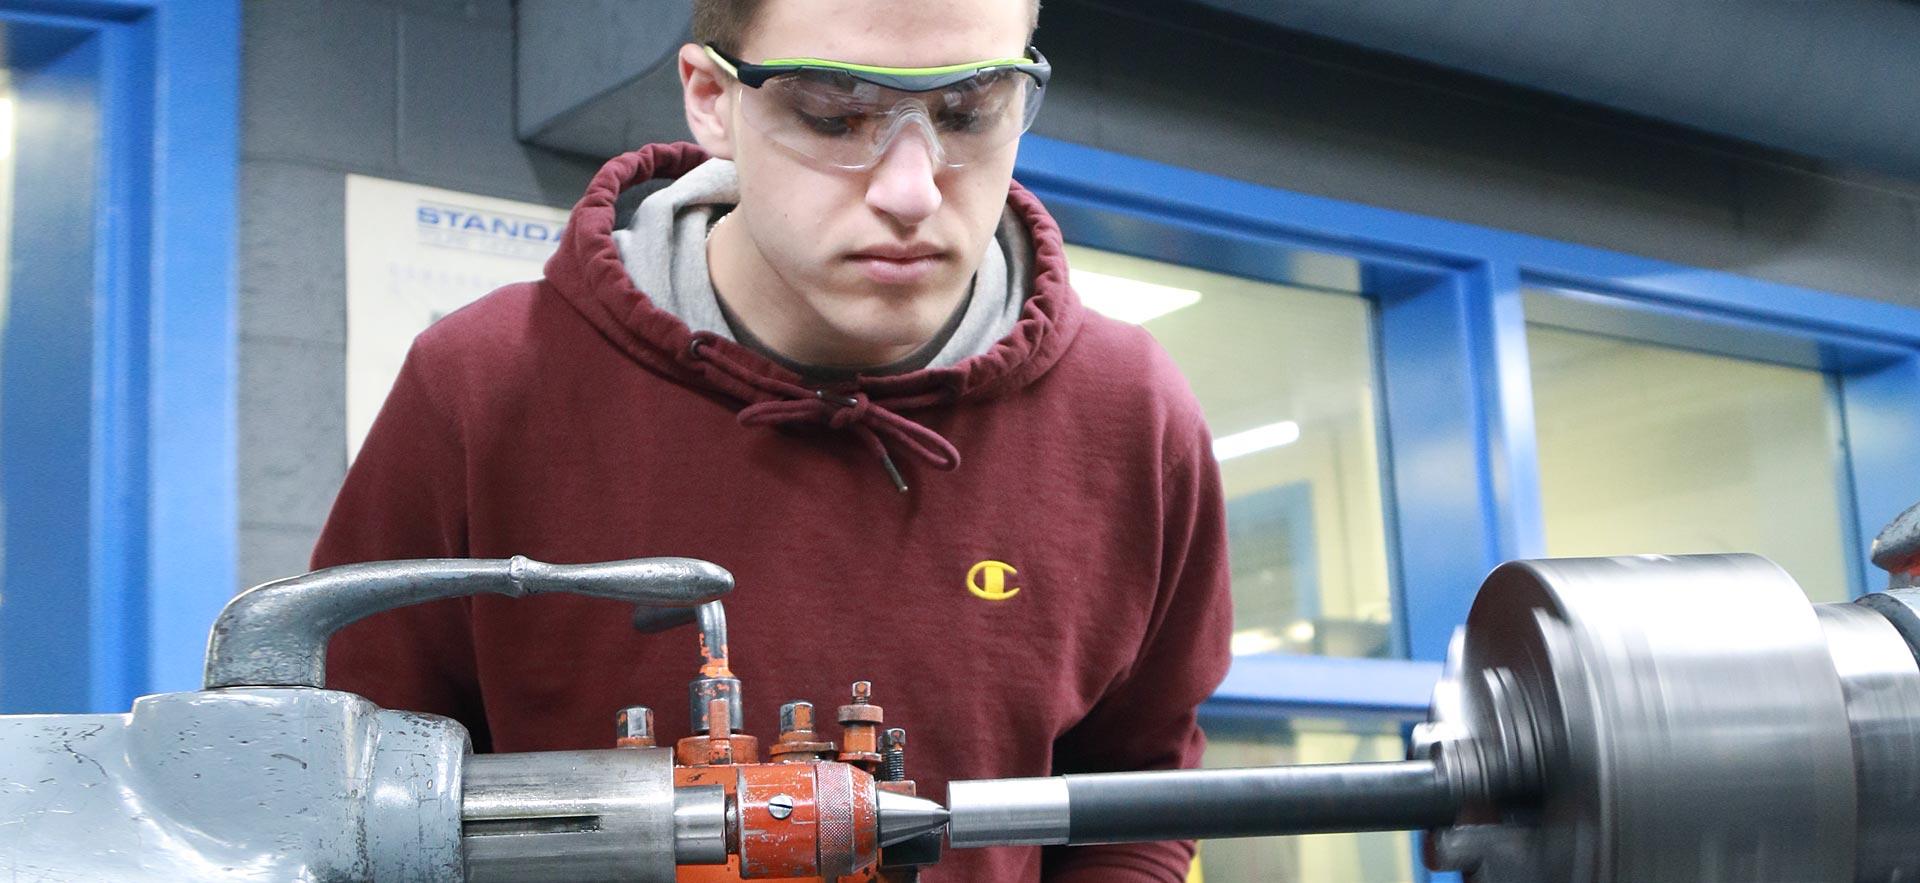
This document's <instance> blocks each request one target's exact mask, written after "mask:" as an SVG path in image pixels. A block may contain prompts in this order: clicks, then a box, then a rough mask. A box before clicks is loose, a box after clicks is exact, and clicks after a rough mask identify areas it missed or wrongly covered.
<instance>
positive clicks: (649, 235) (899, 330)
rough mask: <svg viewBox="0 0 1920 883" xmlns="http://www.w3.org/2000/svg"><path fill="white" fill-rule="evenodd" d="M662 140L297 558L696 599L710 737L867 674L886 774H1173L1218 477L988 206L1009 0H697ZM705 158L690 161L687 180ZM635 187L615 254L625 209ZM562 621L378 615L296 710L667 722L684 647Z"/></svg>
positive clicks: (590, 727)
mask: <svg viewBox="0 0 1920 883" xmlns="http://www.w3.org/2000/svg"><path fill="white" fill-rule="evenodd" d="M696 7H697V22H698V24H697V31H698V32H697V34H696V40H697V43H696V44H693V45H688V46H686V47H684V48H683V49H682V50H681V52H680V57H679V64H680V72H681V78H682V81H683V83H684V92H685V97H686V112H687V120H688V123H689V125H690V126H691V128H692V130H693V133H694V135H695V137H696V138H697V139H698V140H699V142H700V148H703V149H704V150H703V149H697V148H695V147H693V146H691V145H655V146H652V147H648V148H644V149H642V150H639V151H637V152H634V153H630V154H627V155H625V156H622V157H619V158H617V159H615V160H613V161H612V162H610V163H609V164H607V166H606V167H605V168H604V169H602V170H601V172H600V174H599V175H598V176H597V177H596V178H595V179H594V181H593V184H592V185H591V187H590V188H589V190H588V191H587V193H586V196H585V197H584V198H583V199H582V200H581V201H580V203H579V205H578V206H577V207H576V209H575V210H574V213H573V217H572V219H571V221H570V222H569V225H568V228H567V233H566V237H565V240H564V242H563V244H562V245H561V247H560V249H559V251H558V253H557V254H556V255H555V256H554V258H553V259H552V261H551V262H550V263H549V264H548V265H547V278H546V279H544V280H542V281H540V282H536V283H528V284H523V285H515V286H510V287H508V288H505V289H503V290H501V291H497V292H494V293H493V294H491V295H489V296H487V297H486V298H484V299H482V300H481V301H479V302H478V303H476V304H474V305H473V306H471V307H468V308H467V309H464V310H461V311H459V312H457V313H455V314H453V315H451V316H449V317H447V318H446V319H445V320H443V321H441V322H440V323H438V324H436V325H435V326H434V327H433V328H431V329H429V330H428V331H427V332H425V333H424V334H422V335H421V336H420V337H419V339H418V340H417V341H416V343H415V345H414V348H413V351H412V353H411V354H410V356H409V358H408V361H407V364H406V367H405V368H404V370H403V371H402V372H401V375H400V377H399V379H398V381H397V382H396V384H395V386H394V389H393V391H392V393H391V394H390V396H389V398H388V401H387V403H386V407H385V409H384V410H383V411H382V413H381V415H380V417H379V419H378V421H377V422H376V423H375V425H374V427H373V430H372V432H371V434H370V435H369V436H368V438H367V441H366V444H365V447H364V448H363V450H362V451H361V453H360V456H359V458H358V460H357V461H356V462H355V463H354V466H353V468H352V470H351V471H350V472H349V474H348V476H347V481H346V485H345V487H344V489H343V490H342V491H341V494H340V498H339V500H338V502H337V503H336V504H335V507H334V511H333V515H332V517H331V519H330V520H329V522H328V525H327V528H326V531H325V533H324V535H323V536H322V538H321V541H320V544H319V547H318V549H317V550H316V552H315V554H314V561H313V563H314V565H315V566H316V567H324V566H328V565H334V564H340V563H345V562H351V561H364V560H372V559H386V558H419V557H441V556H472V557H496V556H507V555H515V554H520V555H527V556H530V557H534V558H537V559H541V560H546V561H556V562H585V561H601V560H609V559H618V558H634V557H642V556H651V555H684V556H692V557H698V558H704V559H708V560H711V561H714V562H716V563H718V564H720V565H722V566H724V567H726V568H728V569H730V570H731V571H732V572H733V573H734V575H735V577H736V579H737V582H738V588H737V589H736V591H735V593H734V594H733V595H732V596H731V597H730V598H729V599H728V600H727V602H726V603H727V606H728V608H729V614H730V619H731V622H732V635H731V649H732V658H733V660H734V662H735V669H736V671H737V672H739V673H740V674H741V676H742V678H743V680H744V681H745V684H746V689H747V691H748V696H747V698H746V731H747V732H749V733H753V734H759V735H762V736H763V738H764V737H769V736H770V735H771V734H772V733H773V732H775V730H776V726H775V720H774V715H775V712H776V710H777V708H778V706H779V704H780V703H781V702H782V701H785V700H788V699H798V698H807V699H812V700H815V701H817V702H820V703H822V704H825V705H828V706H831V705H834V704H838V703H839V702H842V701H844V700H843V699H841V698H840V697H841V696H842V695H843V694H844V691H845V690H846V688H847V684H848V683H849V682H851V681H853V680H856V679H862V678H871V679H872V680H873V681H874V683H875V686H874V690H875V701H876V702H877V703H879V704H881V705H883V706H885V708H886V710H887V715H888V722H889V724H892V725H898V726H904V727H906V728H907V729H908V730H909V732H910V733H911V734H912V739H913V743H912V745H913V749H912V753H911V755H910V758H911V768H910V774H911V775H912V776H913V777H914V778H915V779H917V780H918V781H920V782H921V783H922V787H923V792H922V793H924V794H927V795H928V796H930V797H933V798H934V799H944V797H945V793H946V783H947V782H948V781H949V780H952V779H957V778H990V777H1002V776H1034V775H1047V774H1051V773H1063V772H1077V771H1096V770H1121V769H1147V768H1158V767H1179V766H1191V765H1193V764H1195V763H1197V762H1198V760H1199V757H1200V750H1201V746H1202V742H1203V739H1202V736H1201V734H1200V732H1199V730H1198V728H1197V727H1196V725H1195V721H1194V709H1195V706H1196V705H1197V704H1198V703H1199V702H1200V701H1201V700H1202V699H1204V698H1205V697H1206V696H1207V695H1208V694H1209V693H1210V692H1211V691H1212V690H1213V688H1214V687H1215V686H1216V685H1217V684H1218V682H1219V680H1220V678H1221V677H1222V676H1223V675H1224V673H1225V671H1226V665H1227V636H1228V629H1229V619H1230V615H1229V611H1228V596H1227V569H1226V555H1225V551H1226V549H1225V536H1224V529H1223V514H1222V504H1221V498H1220V486H1219V478H1218V468H1217V466H1216V465H1215V463H1214V461H1213V458H1212V455H1211V451H1210V448H1209V441H1208V436H1207V432H1206V428H1205V426H1204V425H1203V423H1202V419H1201V414H1200V411H1199V408H1198V407H1197V406H1196V404H1195V402H1194V400H1193V398H1192V395H1191V394H1190V393H1189V391H1188V390H1187V388H1186V386H1185V384H1184V382H1183V381H1182V380H1181V379H1180V378H1179V377H1178V375H1177V374H1176V372H1175V370H1174V368H1173V366H1172V365H1171V364H1170V363H1169V361H1168V359H1167V358H1166V356H1165V355H1164V354H1163V353H1162V352H1161V351H1160V350H1159V349H1158V348H1157V347H1156V346H1155V345H1154V343H1153V342H1152V340H1151V338H1149V337H1148V335H1147V334H1146V333H1145V332H1144V331H1142V330H1141V329H1139V328H1137V327H1134V326H1130V325H1125V324H1122V323H1119V322H1115V321H1111V320H1108V319H1105V318H1102V317H1100V316H1097V315H1094V314H1091V313H1089V312H1088V311H1087V310H1086V309H1084V308H1083V307H1082V306H1081V305H1080V303H1079V301H1078V299H1077V298H1076V297H1075V295H1074V293H1073V291H1072V289H1071V288H1069V287H1068V283H1067V266H1066V263H1065V260H1064V258H1063V252H1062V244H1061V239H1060V231H1059V228H1058V227H1056V226H1055V224H1054V223H1053V221H1052V220H1051V219H1050V218H1049V217H1048V216H1047V214H1046V212H1045V210H1044V209H1043V208H1042V207H1041V206H1040V204H1039V202H1038V201H1037V200H1035V199H1034V198H1033V197H1032V196H1031V195H1030V194H1028V193H1027V192H1026V191H1024V190H1022V189H1019V188H1018V187H1017V186H1014V185H1013V184H1012V183H1011V174H1012V169H1013V163H1014V154H1015V151H1016V149H1017V142H1018V138H1019V135H1020V134H1021V132H1023V131H1024V130H1025V129H1026V126H1027V124H1028V123H1029V122H1030V121H1031V119H1032V111H1033V110H1034V109H1035V108H1036V107H1037V105H1038V103H1039V100H1040V97H1041V95H1042V94H1044V82H1045V79H1046V77H1047V75H1048V73H1049V72H1048V69H1047V68H1046V66H1045V64H1044V61H1043V59H1042V58H1041V57H1040V56H1039V54H1038V53H1034V52H1031V50H1030V49H1029V47H1028V45H1027V40H1028V38H1029V36H1030V35H1031V33H1032V28H1033V24H1034V15H1035V7H1034V6H1033V5H1032V4H1031V0H761V2H751V0H698V2H697V3H696ZM709 155H711V156H712V157H714V159H708V156H709ZM667 179H673V183H672V184H671V185H670V186H666V187H665V188H664V189H661V190H658V191H657V192H655V193H653V194H651V195H650V196H648V197H647V199H646V200H645V201H644V202H643V203H642V204H641V205H640V207H639V209H638V210H637V211H636V212H635V215H634V220H633V221H632V223H631V224H629V225H628V226H627V229H624V230H616V229H614V223H613V219H614V203H615V199H616V197H617V196H618V195H619V194H620V193H621V192H622V191H624V190H627V189H629V188H633V187H636V186H639V185H641V184H643V183H646V182H650V181H653V182H658V181H665V180H667ZM630 613H631V611H630V610H628V609H624V608H622V607H621V606H620V605H618V604H615V603H612V602H604V601H598V600H593V599H583V598H571V597H541V598H536V599H529V600H524V601H512V600H508V599H502V598H493V597H483V598H473V599H467V600H460V601H454V602H444V603H438V604H432V605H423V606H418V607H413V608H408V609H403V610H399V611H395V612H393V613H390V614H386V615H383V616H380V617H377V618H374V619H371V620H368V621H366V622H363V623H361V624H359V625H357V626H355V627H353V628H350V629H348V630H347V631H345V632H343V633H341V635H340V636H339V637H338V638H337V639H336V640H335V642H334V645H333V650H332V655H331V668H330V675H331V684H332V686H334V687H337V688H340V689H346V690H351V691H354V692H357V693H361V694H363V695H365V696H367V697H369V698H371V699H373V700H374V701H376V702H379V703H380V704H382V705H385V706H389V707H396V708H410V709H418V710H423V711H429V712H436V713H440V714H445V715H449V716H451V717H454V718H456V719H458V720H460V721H461V722H463V723H465V724H466V725H467V726H468V727H469V728H470V729H471V730H472V732H473V735H474V738H475V740H476V742H477V747H478V748H479V749H480V750H493V751H528V750H545V749H565V748H592V747H602V746H606V745H608V744H610V741H611V738H612V733H611V720H612V714H613V713H614V711H615V710H616V709H618V708H620V707H623V706H627V705H633V704H644V705H648V706H651V707H652V708H654V709H655V710H656V712H657V714H658V730H659V731H660V733H661V734H662V737H663V739H672V738H675V737H678V736H681V735H686V734H688V733H689V732H690V726H689V721H688V720H687V711H686V709H687V707H688V703H687V699H686V692H685V690H686V682H687V680H688V678H689V677H690V675H691V672H692V669H693V660H694V657H695V652H694V643H693V640H692V638H691V637H690V636H688V635H686V634H685V633H684V632H682V633H667V634H655V635H643V634H638V633H636V632H635V631H634V630H633V628H632V627H631V625H630V624H629V615H630ZM1190 855H1191V847H1190V845H1187V844H1174V843H1159V844H1140V845H1130V846H1114V847H1100V848H1083V849H1075V850H1061V851H1059V852H1057V853H1049V854H1048V855H1046V856H1044V857H1043V856H1042V855H1041V853H1040V851H1039V850H1036V849H995V850H978V851H950V852H949V853H948V854H947V856H946V858H945V859H944V860H943V861H942V862H941V863H940V864H939V865H936V866H934V867H933V868H931V869H929V870H928V871H927V872H926V875H925V877H924V879H926V880H929V881H960V880H974V881H991V883H1011V881H1022V880H1028V881H1031V880H1039V879H1046V880H1055V881H1096V880H1097V881H1122V883H1126V881H1177V880H1181V879H1184V877H1185V873H1186V869H1187V865H1188V860H1189V857H1190Z"/></svg>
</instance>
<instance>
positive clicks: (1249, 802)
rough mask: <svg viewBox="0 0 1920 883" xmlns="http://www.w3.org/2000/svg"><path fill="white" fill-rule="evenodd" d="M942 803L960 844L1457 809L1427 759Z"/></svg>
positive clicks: (1422, 824)
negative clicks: (945, 807) (945, 806)
mask: <svg viewBox="0 0 1920 883" xmlns="http://www.w3.org/2000/svg"><path fill="white" fill-rule="evenodd" d="M947 803H948V810H949V811H950V812H951V814H952V819H951V820H950V821H949V823H948V827H947V832H948V838H949V841H950V842H951V843H952V845H953V846H954V847H956V848H965V847H977V846H1007V845H1016V844H1019V845H1047V844H1060V843H1066V844H1093V843H1127V842H1135V841H1144V840H1187V839H1201V838H1207V839H1212V838H1221V837H1266V836H1273V835H1279V834H1312V833H1321V832H1330V831H1399V830H1412V829H1417V828H1426V827H1432V826H1435V825H1442V824H1446V823H1448V822H1451V821H1452V820H1453V818H1454V817H1455V815H1456V814H1458V812H1459V809H1460V800H1459V798H1458V796H1457V795H1455V794H1454V793H1453V789H1452V788H1451V787H1450V786H1449V784H1448V782H1447V779H1446V778H1445V777H1444V776H1443V775H1441V773H1440V772H1439V770H1438V769H1437V768H1436V767H1435V766H1434V765H1433V763H1431V762H1429V761H1404V762H1398V763H1344V764H1317V765H1306V766H1281V767H1259V768H1254V769H1236V770H1165V771H1158V772H1145V773H1098V774H1090V775H1074V776H1060V777H1055V778H1045V779H998V780H988V781H978V782H954V783H952V784H951V785H950V786H948V790H947Z"/></svg>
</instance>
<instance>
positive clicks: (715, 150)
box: [680, 43, 733, 159]
mask: <svg viewBox="0 0 1920 883" xmlns="http://www.w3.org/2000/svg"><path fill="white" fill-rule="evenodd" d="M730 82H732V78H730V77H728V76H727V72H726V71H723V70H721V69H720V66H719V65H717V64H714V63H713V59H712V58H710V57H708V56H707V51H706V50H705V49H702V48H701V47H699V46H696V45H694V44H692V43H688V44H686V45H685V46H682V47H680V97H681V99H682V100H683V102H684V103H685V104H686V108H687V128H688V129H691V130H693V140H695V141H697V142H699V143H700V146H701V147H703V148H706V151H707V152H708V153H711V154H713V155H714V156H717V157H720V158H721V159H733V98H732V96H731V95H730V94H729V93H728V91H727V84H728V83H730Z"/></svg>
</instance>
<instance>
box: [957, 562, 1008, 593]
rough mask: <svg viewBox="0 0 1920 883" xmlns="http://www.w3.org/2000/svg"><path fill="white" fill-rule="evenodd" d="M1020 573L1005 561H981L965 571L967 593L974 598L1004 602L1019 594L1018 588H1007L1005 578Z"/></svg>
mask: <svg viewBox="0 0 1920 883" xmlns="http://www.w3.org/2000/svg"><path fill="white" fill-rule="evenodd" d="M1019 572H1020V571H1018V570H1014V569H1013V565H1011V564H1008V563H1007V562H1005V561H982V562H980V563H979V564H975V565H974V566H973V569H972V570H969V571H967V591H969V592H972V593H973V596H974V597H976V598H985V599H987V600H988V601H1005V600H1007V599H1008V598H1011V597H1013V596H1015V595H1018V594H1020V587H1019V586H1014V587H1012V588H1008V587H1007V577H1008V576H1011V575H1013V574H1016V573H1019Z"/></svg>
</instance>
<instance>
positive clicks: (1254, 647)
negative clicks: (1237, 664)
mask: <svg viewBox="0 0 1920 883" xmlns="http://www.w3.org/2000/svg"><path fill="white" fill-rule="evenodd" d="M1283 646H1285V642H1283V641H1281V640H1280V636H1279V635H1276V634H1274V633H1273V629H1242V630H1240V631H1237V632H1234V633H1233V640H1232V641H1230V642H1229V644H1228V647H1229V649H1230V652H1231V653H1232V654H1233V655H1234V656H1253V655H1255V654H1259V653H1272V652H1273V651H1275V650H1278V649H1280V648H1281V647H1283Z"/></svg>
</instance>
